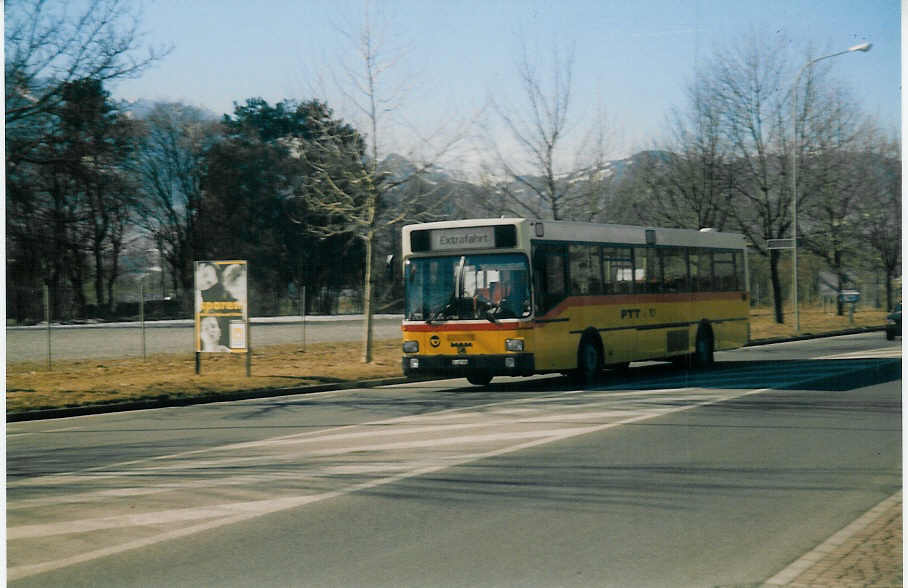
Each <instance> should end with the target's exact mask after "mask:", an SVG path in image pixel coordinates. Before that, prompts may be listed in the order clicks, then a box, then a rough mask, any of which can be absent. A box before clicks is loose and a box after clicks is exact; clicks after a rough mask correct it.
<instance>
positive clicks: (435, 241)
mask: <svg viewBox="0 0 908 588" xmlns="http://www.w3.org/2000/svg"><path fill="white" fill-rule="evenodd" d="M431 235H432V250H433V251H451V250H454V249H491V248H493V247H495V227H468V228H464V229H461V228H457V229H436V230H434V231H432V232H431Z"/></svg>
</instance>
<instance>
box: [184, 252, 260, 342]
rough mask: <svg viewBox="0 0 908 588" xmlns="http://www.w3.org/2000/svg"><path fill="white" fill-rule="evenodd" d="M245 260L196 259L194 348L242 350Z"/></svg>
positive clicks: (244, 329)
mask: <svg viewBox="0 0 908 588" xmlns="http://www.w3.org/2000/svg"><path fill="white" fill-rule="evenodd" d="M247 270H248V265H247V263H246V261H236V260H232V261H197V262H195V331H196V338H195V340H196V351H197V352H218V351H223V352H245V351H246V324H247V273H248V272H247Z"/></svg>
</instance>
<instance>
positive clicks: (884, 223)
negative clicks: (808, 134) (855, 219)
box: [858, 132, 902, 309]
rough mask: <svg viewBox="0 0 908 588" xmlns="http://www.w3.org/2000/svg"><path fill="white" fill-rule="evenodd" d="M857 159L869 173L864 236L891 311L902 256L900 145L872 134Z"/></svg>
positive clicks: (862, 213) (863, 193)
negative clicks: (894, 282) (883, 284)
mask: <svg viewBox="0 0 908 588" xmlns="http://www.w3.org/2000/svg"><path fill="white" fill-rule="evenodd" d="M858 158H859V160H860V162H861V163H862V165H863V166H865V169H866V173H865V174H864V175H863V176H862V177H863V179H864V183H863V185H862V188H861V196H860V199H859V205H860V212H859V214H860V216H861V232H862V234H863V236H864V238H865V239H866V242H867V244H868V245H869V246H870V249H871V251H872V256H873V257H875V258H876V259H875V263H874V264H873V265H875V266H877V267H879V268H880V269H881V270H882V271H883V273H884V274H885V278H886V308H887V309H892V307H893V305H894V303H895V300H894V294H893V281H894V280H895V278H896V277H897V276H898V275H899V269H900V267H901V252H902V160H901V143H900V142H899V140H898V139H894V140H887V139H885V138H884V137H882V136H881V133H879V132H875V133H872V134H870V135H869V136H868V137H866V139H865V141H864V149H863V152H862V153H860V154H859V155H858Z"/></svg>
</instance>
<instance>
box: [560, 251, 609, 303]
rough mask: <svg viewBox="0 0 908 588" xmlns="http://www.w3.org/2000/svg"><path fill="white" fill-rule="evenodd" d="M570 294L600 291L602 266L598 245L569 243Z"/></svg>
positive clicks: (597, 292)
mask: <svg viewBox="0 0 908 588" xmlns="http://www.w3.org/2000/svg"><path fill="white" fill-rule="evenodd" d="M568 252H569V253H570V261H571V266H570V271H569V272H568V273H569V274H570V277H571V290H570V295H571V296H584V295H587V294H601V293H602V267H601V263H600V261H599V246H598V245H570V246H569V247H568Z"/></svg>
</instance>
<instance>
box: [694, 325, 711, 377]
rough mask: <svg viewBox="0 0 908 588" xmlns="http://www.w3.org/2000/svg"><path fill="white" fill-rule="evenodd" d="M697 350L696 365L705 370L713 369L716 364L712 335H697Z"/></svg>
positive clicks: (703, 333) (704, 333)
mask: <svg viewBox="0 0 908 588" xmlns="http://www.w3.org/2000/svg"><path fill="white" fill-rule="evenodd" d="M695 349H696V350H695V351H694V365H695V366H697V367H698V368H701V369H705V368H709V367H712V365H713V363H714V362H715V355H714V350H713V338H712V334H710V333H706V332H701V333H699V334H698V335H697V344H696V348H695Z"/></svg>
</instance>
